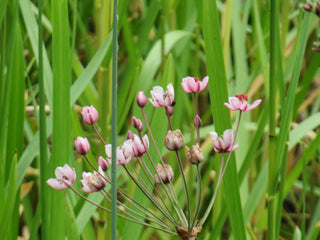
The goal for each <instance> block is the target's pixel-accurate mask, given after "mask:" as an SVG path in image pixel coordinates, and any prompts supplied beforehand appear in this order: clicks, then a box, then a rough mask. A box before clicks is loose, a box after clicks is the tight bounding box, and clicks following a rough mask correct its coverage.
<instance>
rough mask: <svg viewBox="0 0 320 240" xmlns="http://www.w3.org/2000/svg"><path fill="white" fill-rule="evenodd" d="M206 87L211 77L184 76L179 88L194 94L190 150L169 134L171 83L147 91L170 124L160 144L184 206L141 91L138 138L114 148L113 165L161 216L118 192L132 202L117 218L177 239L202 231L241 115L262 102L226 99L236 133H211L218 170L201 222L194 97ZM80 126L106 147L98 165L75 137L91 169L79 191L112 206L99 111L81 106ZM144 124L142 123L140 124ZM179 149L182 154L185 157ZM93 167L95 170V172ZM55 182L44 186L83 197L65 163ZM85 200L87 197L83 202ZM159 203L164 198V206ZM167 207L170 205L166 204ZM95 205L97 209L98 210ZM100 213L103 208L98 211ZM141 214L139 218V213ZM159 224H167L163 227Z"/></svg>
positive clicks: (233, 147) (108, 149) (179, 133)
mask: <svg viewBox="0 0 320 240" xmlns="http://www.w3.org/2000/svg"><path fill="white" fill-rule="evenodd" d="M208 82H209V77H205V78H203V80H202V81H200V80H199V79H198V78H194V77H186V78H183V79H182V83H181V87H182V89H183V90H184V91H185V92H186V93H190V94H193V96H194V98H193V99H194V106H195V116H194V119H193V125H194V126H195V128H196V133H197V140H196V142H195V143H194V144H193V145H192V146H191V147H190V148H189V147H188V146H186V145H185V141H184V137H183V134H182V131H181V130H180V129H175V130H174V129H173V128H172V123H171V116H172V115H173V113H174V111H173V106H174V96H175V94H174V87H173V85H172V84H171V83H170V84H169V85H168V86H167V91H164V90H163V88H162V87H160V86H155V87H153V90H152V91H151V98H149V102H150V103H151V104H152V105H153V106H154V107H156V108H162V107H163V108H164V110H165V114H166V117H167V120H168V123H169V129H168V131H167V134H166V136H165V138H164V141H163V144H164V146H165V147H166V148H167V150H169V151H171V152H174V153H175V156H176V163H177V165H178V167H179V174H180V177H181V179H182V183H183V189H184V197H185V205H181V203H180V202H179V200H178V199H179V198H178V197H177V194H176V192H175V189H174V186H173V184H172V182H173V181H174V171H173V169H172V167H171V166H170V164H169V163H168V162H166V161H165V160H164V159H163V157H162V155H161V154H160V151H159V147H158V145H157V143H156V141H155V139H154V137H153V134H152V131H151V129H150V126H149V123H148V120H147V117H146V114H145V111H144V107H145V106H146V104H147V102H148V101H147V97H146V96H145V94H144V92H139V93H138V95H137V104H138V106H139V107H140V109H141V112H142V116H143V120H141V119H139V118H137V117H135V116H133V117H132V126H133V128H134V129H136V131H137V134H134V133H133V132H131V131H128V133H127V137H126V140H125V141H124V142H123V143H122V144H121V145H119V146H117V147H116V156H115V162H116V165H117V166H119V167H122V168H123V169H124V170H125V172H126V173H127V174H128V176H129V177H130V178H131V179H132V180H133V182H134V183H135V184H136V186H137V187H138V188H139V189H140V190H141V192H142V193H143V194H144V195H145V196H146V197H147V198H148V199H149V200H150V202H151V203H152V205H153V206H154V208H155V209H156V210H158V212H159V214H162V216H161V217H158V216H157V215H155V213H154V212H153V211H151V210H150V209H149V208H146V207H145V206H143V205H141V204H140V203H139V202H137V201H136V200H134V199H133V198H132V197H131V196H130V195H128V194H126V193H125V191H124V190H122V189H120V188H117V192H118V194H120V195H121V196H122V199H124V200H125V201H128V202H130V205H131V207H129V206H126V205H125V204H123V203H121V202H120V203H119V205H118V211H119V212H118V214H119V216H121V217H125V218H126V219H128V220H131V221H134V222H138V223H141V224H144V225H147V226H151V227H154V228H155V229H159V230H162V231H164V232H167V233H170V234H177V235H179V236H180V237H181V238H182V239H189V238H195V237H196V236H197V235H198V234H199V233H200V232H201V229H202V226H203V224H204V222H205V220H206V218H207V217H208V215H209V213H210V211H211V209H212V206H213V203H214V200H215V196H216V193H217V189H218V188H219V185H220V183H221V181H222V177H223V175H224V172H225V170H226V168H227V165H228V162H229V159H230V156H231V154H232V152H234V151H235V150H236V149H237V148H238V147H239V144H238V143H235V139H236V135H237V132H238V127H239V123H240V119H241V113H242V112H247V111H249V110H252V109H254V108H256V107H257V106H258V105H259V104H260V103H261V100H256V101H254V102H253V104H251V105H250V104H248V102H247V101H248V97H247V96H246V95H244V94H239V95H236V96H235V97H230V98H229V102H228V103H225V106H226V107H227V108H229V109H230V110H232V111H237V110H239V111H240V114H239V120H238V124H237V129H236V131H235V134H234V131H233V130H232V129H227V130H225V131H224V133H223V135H222V136H221V137H219V136H218V133H216V132H210V135H211V139H212V145H213V149H214V151H215V152H216V153H218V154H221V170H220V172H219V177H218V180H217V184H216V188H215V191H214V194H213V195H212V197H211V201H210V204H209V205H208V206H206V208H205V209H203V211H202V212H204V214H203V216H202V218H198V215H199V213H200V212H201V211H200V206H201V172H200V167H199V165H200V164H201V162H203V160H204V159H205V158H204V155H203V153H202V150H201V141H200V140H201V138H200V126H201V118H200V116H199V114H198V108H197V105H198V104H197V94H198V93H199V92H201V91H203V90H204V89H205V88H206V87H207V85H208ZM81 115H82V118H83V121H84V122H85V123H86V124H89V125H92V127H93V129H94V131H95V132H96V134H97V135H98V137H99V139H100V140H101V142H102V144H103V145H104V146H105V154H106V157H102V156H99V158H98V161H97V163H96V164H94V163H93V162H91V160H90V159H89V158H88V157H87V154H88V152H89V151H90V143H89V141H88V139H87V138H83V137H78V138H77V139H76V140H75V149H76V151H77V152H78V153H79V154H80V155H82V156H83V157H84V158H85V159H86V161H87V162H88V163H89V164H90V166H91V167H92V169H93V173H91V172H83V173H82V179H81V184H82V188H81V190H82V191H83V192H85V193H93V192H100V193H101V194H102V195H103V196H104V197H105V198H106V199H107V200H108V201H111V198H110V193H109V192H108V191H106V190H105V186H106V185H107V184H108V183H109V184H110V183H111V178H110V176H109V174H108V168H109V166H110V164H111V159H112V157H113V156H112V145H111V144H107V143H106V142H105V141H104V140H103V138H102V136H100V134H99V132H98V130H97V128H96V126H95V124H96V122H97V121H98V112H97V110H96V109H95V108H94V107H93V106H90V107H84V108H83V110H82V112H81ZM143 122H144V123H143ZM145 132H146V133H145ZM149 138H150V139H151V142H152V145H153V146H154V148H155V150H156V154H152V155H151V154H150V153H149V148H150V144H149ZM181 149H184V153H183V152H182V150H181ZM183 154H185V158H186V159H187V160H188V162H189V163H190V164H192V166H195V167H196V168H197V179H196V181H197V182H196V184H197V194H196V197H195V199H196V200H195V201H196V206H195V209H194V210H193V211H192V210H191V207H190V206H191V204H190V202H191V200H190V189H189V188H190V186H188V184H187V182H186V178H185V173H184V166H183V161H182V156H183ZM225 155H227V160H226V161H224V158H225V157H224V156H225ZM96 165H97V166H98V167H96ZM55 174H56V178H51V179H49V180H48V181H47V183H48V184H49V185H50V186H51V187H53V188H55V189H58V190H62V189H66V188H70V189H71V190H72V191H74V192H76V193H77V194H78V195H79V196H82V197H83V198H85V197H84V196H83V195H82V194H80V193H79V192H77V190H76V189H75V188H73V187H72V184H73V183H74V182H75V179H76V174H75V170H74V169H72V168H70V167H69V166H68V165H67V164H66V165H64V166H63V167H57V168H56V171H55ZM85 199H86V198H85ZM163 199H167V200H166V201H164V200H163ZM168 203H169V205H168ZM98 206H99V205H98ZM101 208H102V209H105V208H103V207H101ZM139 211H140V212H142V213H143V214H141V213H139ZM163 219H167V220H168V222H165V221H164V220H163Z"/></svg>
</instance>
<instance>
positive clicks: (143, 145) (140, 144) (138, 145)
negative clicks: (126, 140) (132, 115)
mask: <svg viewBox="0 0 320 240" xmlns="http://www.w3.org/2000/svg"><path fill="white" fill-rule="evenodd" d="M132 143H133V144H132V146H133V152H134V155H135V157H137V156H141V155H143V154H144V153H146V152H147V151H148V149H149V139H148V136H147V134H145V135H144V136H143V137H142V141H141V139H140V137H139V136H138V135H136V134H134V138H133V142H132Z"/></svg>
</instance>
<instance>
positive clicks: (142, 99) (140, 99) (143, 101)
mask: <svg viewBox="0 0 320 240" xmlns="http://www.w3.org/2000/svg"><path fill="white" fill-rule="evenodd" d="M137 103H138V106H139V107H141V108H143V107H144V106H145V105H146V104H147V97H146V95H145V94H144V92H142V91H141V92H138V95H137Z"/></svg>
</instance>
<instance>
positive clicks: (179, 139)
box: [164, 129, 184, 151]
mask: <svg viewBox="0 0 320 240" xmlns="http://www.w3.org/2000/svg"><path fill="white" fill-rule="evenodd" d="M164 144H165V145H166V148H167V149H168V150H170V151H177V150H179V149H181V148H182V147H183V145H184V140H183V136H182V133H181V131H180V129H177V130H175V131H171V130H169V131H168V133H167V136H166V137H165V138H164Z"/></svg>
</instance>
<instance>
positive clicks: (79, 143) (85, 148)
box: [74, 137, 90, 155]
mask: <svg viewBox="0 0 320 240" xmlns="http://www.w3.org/2000/svg"><path fill="white" fill-rule="evenodd" d="M74 145H75V147H76V150H77V152H78V153H79V154H81V155H86V154H87V153H88V152H89V150H90V143H89V141H88V139H87V138H83V137H77V139H76V140H75V141H74Z"/></svg>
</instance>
